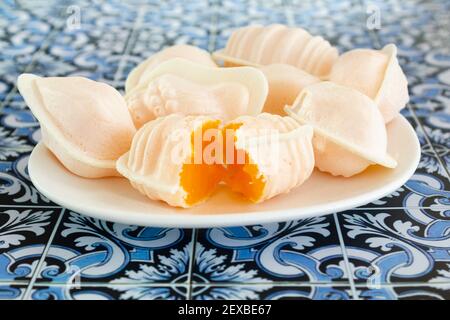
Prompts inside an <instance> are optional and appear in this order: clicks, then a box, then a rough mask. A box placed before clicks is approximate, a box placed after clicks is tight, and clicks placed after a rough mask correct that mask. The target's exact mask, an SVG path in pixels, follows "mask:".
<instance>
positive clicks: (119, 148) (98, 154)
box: [17, 74, 136, 178]
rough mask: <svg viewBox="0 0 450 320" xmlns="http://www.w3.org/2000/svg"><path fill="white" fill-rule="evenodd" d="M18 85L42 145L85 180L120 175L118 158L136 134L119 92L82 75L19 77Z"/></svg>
mask: <svg viewBox="0 0 450 320" xmlns="http://www.w3.org/2000/svg"><path fill="white" fill-rule="evenodd" d="M17 83H18V88H19V91H20V93H21V94H22V96H23V97H24V99H25V102H26V103H27V105H28V106H29V107H30V109H31V111H32V112H33V115H34V116H35V117H36V118H37V119H38V120H39V122H40V124H41V130H42V139H43V141H44V143H45V145H46V146H47V147H48V148H49V149H50V150H51V151H52V152H53V154H55V156H56V157H57V158H58V159H59V160H60V161H61V163H62V164H63V165H64V166H65V167H66V168H67V169H69V170H70V171H71V172H73V173H75V174H77V175H79V176H82V177H86V178H100V177H106V176H117V175H118V173H117V171H116V169H115V162H116V159H117V158H118V157H119V156H120V155H122V154H123V153H125V152H126V151H127V150H128V148H129V146H130V145H131V140H132V137H133V135H134V133H135V132H136V129H135V128H134V125H133V123H132V121H131V118H130V115H129V113H128V110H127V107H126V104H125V101H124V100H123V98H122V96H121V95H120V93H119V92H117V91H116V90H115V89H114V88H112V87H110V86H108V85H106V84H103V83H99V82H95V81H92V80H89V79H86V78H81V77H67V78H56V77H55V78H42V77H39V76H35V75H32V74H22V75H20V76H19V79H18V82H17ZM99 97H100V98H99ZM82 99H85V100H84V101H83V100H82Z"/></svg>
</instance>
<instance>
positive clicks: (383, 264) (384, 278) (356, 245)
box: [338, 206, 450, 285]
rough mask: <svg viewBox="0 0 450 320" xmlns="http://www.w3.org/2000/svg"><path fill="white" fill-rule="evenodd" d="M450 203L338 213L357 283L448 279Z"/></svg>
mask: <svg viewBox="0 0 450 320" xmlns="http://www.w3.org/2000/svg"><path fill="white" fill-rule="evenodd" d="M448 208H449V206H446V207H431V208H428V209H419V208H417V209H409V208H405V209H386V210H351V211H347V212H342V213H339V214H338V217H339V223H340V226H341V229H342V233H343V238H344V243H345V250H346V255H347V257H348V260H349V263H350V267H351V270H352V277H353V279H354V281H355V282H356V283H367V284H369V285H377V284H395V283H405V282H421V283H430V284H431V283H433V282H447V283H449V284H450V277H449V274H450V236H449V234H448V230H449V228H450V220H449V219H448V213H449V210H448Z"/></svg>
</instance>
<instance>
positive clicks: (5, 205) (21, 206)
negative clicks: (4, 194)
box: [0, 203, 62, 209]
mask: <svg viewBox="0 0 450 320" xmlns="http://www.w3.org/2000/svg"><path fill="white" fill-rule="evenodd" d="M0 208H36V209H62V207H60V206H40V205H22V204H20V203H18V204H0Z"/></svg>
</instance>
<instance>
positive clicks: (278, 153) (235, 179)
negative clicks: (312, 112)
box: [223, 113, 314, 203]
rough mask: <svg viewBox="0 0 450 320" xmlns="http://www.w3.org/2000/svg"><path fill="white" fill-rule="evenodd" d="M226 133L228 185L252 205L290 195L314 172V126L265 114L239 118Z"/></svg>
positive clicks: (226, 129)
mask: <svg viewBox="0 0 450 320" xmlns="http://www.w3.org/2000/svg"><path fill="white" fill-rule="evenodd" d="M223 130H224V133H223V136H224V137H225V140H226V141H227V142H226V144H225V145H226V148H225V149H226V150H227V152H226V153H225V161H224V162H225V165H226V174H225V182H226V184H227V185H228V186H229V187H230V188H231V189H232V190H233V191H235V192H238V193H240V194H242V195H243V196H244V197H245V198H247V199H249V200H250V201H252V202H255V203H259V202H262V201H264V200H267V199H270V198H272V197H274V196H276V195H279V194H282V193H287V192H289V191H290V190H291V189H293V188H295V187H297V186H299V185H301V184H302V183H303V182H305V181H306V179H308V177H309V176H310V175H311V173H312V171H313V168H314V152H313V147H312V136H313V129H312V127H310V126H307V125H300V124H299V123H298V122H296V121H295V120H294V119H292V118H290V117H281V116H279V115H273V114H269V113H262V114H259V115H258V116H256V117H251V116H242V117H239V118H237V119H235V120H233V121H232V122H230V123H229V124H227V125H226V126H225V127H224V129H223ZM230 142H231V144H234V145H232V147H229V145H230ZM231 149H233V150H234V151H233V152H232V153H230V152H229V150H231Z"/></svg>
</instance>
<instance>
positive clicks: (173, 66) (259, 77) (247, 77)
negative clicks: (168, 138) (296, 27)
mask: <svg viewBox="0 0 450 320" xmlns="http://www.w3.org/2000/svg"><path fill="white" fill-rule="evenodd" d="M168 74H170V75H175V76H178V77H180V78H183V79H186V80H188V81H192V82H194V83H196V84H199V85H203V86H213V85H219V84H223V83H233V84H239V85H242V86H243V87H245V88H246V90H247V92H248V106H247V111H246V112H245V113H244V114H247V115H257V114H259V113H261V110H262V109H263V106H264V102H265V99H266V97H267V94H268V84H267V80H266V78H265V76H264V74H263V73H262V72H261V71H260V70H257V69H255V68H251V67H238V68H213V67H207V66H202V65H199V64H196V63H194V62H191V61H188V60H185V59H181V58H174V59H171V60H169V61H166V62H163V63H161V64H160V65H158V66H157V67H156V68H154V69H153V70H152V71H150V72H147V73H146V74H145V75H144V76H143V77H142V78H141V81H140V84H139V85H138V86H137V87H135V88H134V89H133V90H131V91H130V92H129V93H128V94H127V95H126V96H125V100H126V101H127V103H128V105H129V107H132V99H135V97H136V96H139V95H143V94H145V93H146V90H148V87H149V85H150V84H151V83H152V82H153V81H154V80H155V79H157V78H158V77H161V76H163V75H168ZM140 108H147V106H146V105H138V108H136V109H133V108H130V112H131V114H132V115H133V117H134V114H137V113H138V112H139V111H140V110H139V109H140ZM193 109H195V108H194V106H193ZM227 111H228V110H223V114H221V115H217V116H222V119H223V120H229V119H227V118H226V117H225V115H226V112H227ZM165 115H167V114H161V116H165ZM185 115H189V114H185ZM236 116H238V115H236ZM234 117H235V116H234ZM234 117H233V118H234ZM135 122H136V120H135Z"/></svg>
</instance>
